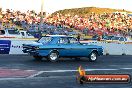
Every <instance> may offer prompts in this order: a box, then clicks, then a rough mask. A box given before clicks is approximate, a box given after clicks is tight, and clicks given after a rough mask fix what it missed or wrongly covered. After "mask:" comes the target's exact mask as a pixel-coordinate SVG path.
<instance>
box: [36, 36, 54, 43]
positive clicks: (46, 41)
mask: <svg viewBox="0 0 132 88" xmlns="http://www.w3.org/2000/svg"><path fill="white" fill-rule="evenodd" d="M51 39H52V38H51V37H42V38H41V39H39V40H38V42H39V43H43V44H46V43H49V42H50V41H51Z"/></svg>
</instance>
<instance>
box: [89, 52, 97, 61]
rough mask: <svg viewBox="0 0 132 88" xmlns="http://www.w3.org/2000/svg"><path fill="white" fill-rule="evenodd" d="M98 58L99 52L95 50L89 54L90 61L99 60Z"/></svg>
mask: <svg viewBox="0 0 132 88" xmlns="http://www.w3.org/2000/svg"><path fill="white" fill-rule="evenodd" d="M97 58H98V54H97V52H95V51H93V52H91V54H90V55H89V61H90V62H95V61H96V60H97Z"/></svg>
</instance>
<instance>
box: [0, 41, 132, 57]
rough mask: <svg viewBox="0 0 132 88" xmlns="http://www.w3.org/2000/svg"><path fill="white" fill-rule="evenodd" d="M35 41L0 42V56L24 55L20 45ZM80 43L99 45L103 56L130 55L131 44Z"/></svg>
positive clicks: (131, 53)
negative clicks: (102, 49)
mask: <svg viewBox="0 0 132 88" xmlns="http://www.w3.org/2000/svg"><path fill="white" fill-rule="evenodd" d="M34 41H35V40H27V39H25V40H24V39H21V40H20V39H19V40H18V39H12V40H7V39H6V40H0V54H24V53H23V52H22V49H23V48H22V44H32V43H33V42H34ZM82 43H87V44H88V45H89V44H92V45H99V46H102V47H103V48H104V52H103V53H104V55H106V54H109V55H123V54H126V55H132V44H118V43H107V42H97V41H90V42H89V41H82Z"/></svg>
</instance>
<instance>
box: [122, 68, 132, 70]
mask: <svg viewBox="0 0 132 88" xmlns="http://www.w3.org/2000/svg"><path fill="white" fill-rule="evenodd" d="M121 69H125V70H127V69H128V70H129V69H132V68H121Z"/></svg>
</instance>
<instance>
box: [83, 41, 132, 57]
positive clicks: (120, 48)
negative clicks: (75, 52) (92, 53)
mask: <svg viewBox="0 0 132 88" xmlns="http://www.w3.org/2000/svg"><path fill="white" fill-rule="evenodd" d="M82 43H88V44H92V45H99V46H102V47H103V48H104V52H103V53H104V55H106V54H109V55H123V54H126V55H132V44H119V43H107V42H98V41H94V42H92V41H90V42H89V41H82Z"/></svg>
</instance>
